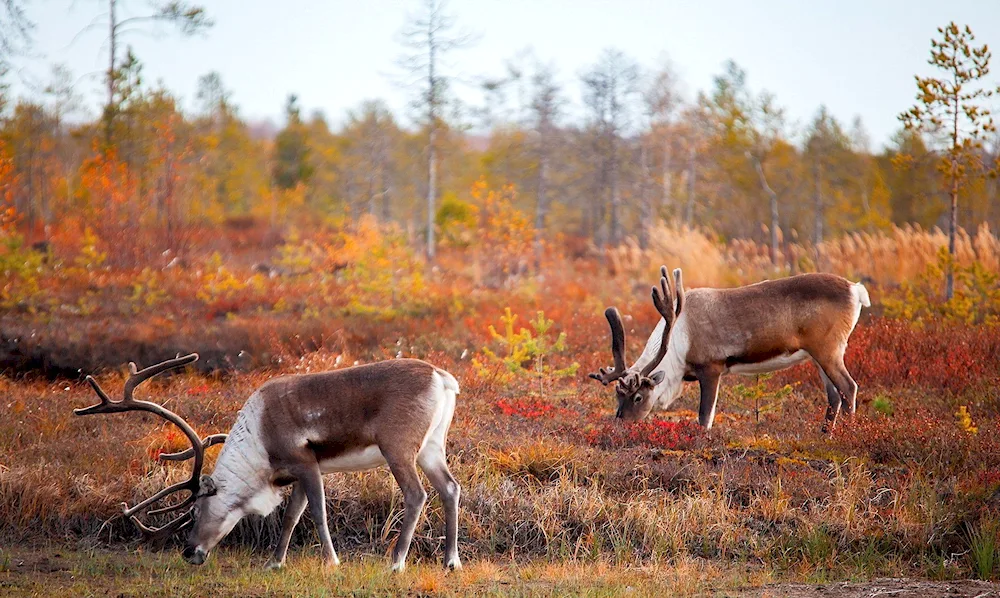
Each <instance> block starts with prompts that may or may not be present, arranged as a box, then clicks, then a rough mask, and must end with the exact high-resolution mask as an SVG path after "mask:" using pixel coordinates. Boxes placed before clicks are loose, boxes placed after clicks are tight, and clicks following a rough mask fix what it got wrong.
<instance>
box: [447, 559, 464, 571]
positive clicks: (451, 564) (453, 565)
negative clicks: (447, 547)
mask: <svg viewBox="0 0 1000 598" xmlns="http://www.w3.org/2000/svg"><path fill="white" fill-rule="evenodd" d="M445 567H446V568H447V569H448V570H449V571H461V570H462V561H460V560H459V558H458V557H455V558H453V559H450V560H449V561H448V563H447V564H446V565H445Z"/></svg>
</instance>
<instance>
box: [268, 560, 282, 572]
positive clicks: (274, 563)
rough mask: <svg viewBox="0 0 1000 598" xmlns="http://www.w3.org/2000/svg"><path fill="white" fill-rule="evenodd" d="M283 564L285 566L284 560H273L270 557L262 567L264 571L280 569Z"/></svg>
mask: <svg viewBox="0 0 1000 598" xmlns="http://www.w3.org/2000/svg"><path fill="white" fill-rule="evenodd" d="M284 566H285V561H275V560H273V559H272V560H269V561H268V562H267V564H266V565H264V569H265V570H266V571H277V570H278V569H281V568H282V567H284Z"/></svg>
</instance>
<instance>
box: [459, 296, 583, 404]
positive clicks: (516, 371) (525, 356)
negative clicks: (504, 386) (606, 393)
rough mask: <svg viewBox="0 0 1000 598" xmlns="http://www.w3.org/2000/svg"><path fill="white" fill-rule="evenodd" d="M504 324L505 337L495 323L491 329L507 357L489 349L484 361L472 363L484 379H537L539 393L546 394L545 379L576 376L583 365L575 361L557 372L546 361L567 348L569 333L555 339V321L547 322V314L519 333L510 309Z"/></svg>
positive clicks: (537, 315)
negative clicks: (553, 330) (552, 333)
mask: <svg viewBox="0 0 1000 598" xmlns="http://www.w3.org/2000/svg"><path fill="white" fill-rule="evenodd" d="M500 322H501V323H502V324H503V333H502V334H501V333H499V332H497V330H496V328H494V327H493V325H492V324H491V325H490V326H489V329H488V330H489V333H490V337H491V338H492V339H493V341H494V343H495V344H496V345H498V346H499V347H500V348H501V350H502V352H504V353H506V354H505V355H498V354H497V353H496V352H494V351H493V350H492V349H490V348H489V347H483V350H482V357H483V359H479V358H475V359H473V360H472V363H473V366H474V367H475V368H476V372H477V373H478V374H479V375H480V376H482V377H486V378H489V377H493V376H494V375H495V376H496V377H497V378H498V379H499V380H500V381H502V382H504V383H509V382H512V381H514V380H515V379H517V378H523V377H527V378H533V379H535V380H536V381H537V383H538V390H539V392H542V391H544V388H545V384H544V383H545V379H547V378H564V377H567V376H574V375H576V371H577V369H578V368H579V364H577V363H575V362H574V363H572V364H571V365H569V366H567V367H564V368H562V369H555V368H553V367H552V366H550V365H548V364H546V363H545V360H546V358H550V357H552V356H553V355H555V354H556V353H559V352H562V351H564V350H565V349H566V333H565V332H562V333H560V334H559V336H557V337H556V338H555V339H553V338H552V335H551V334H550V331H551V329H552V327H553V325H554V322H553V321H552V320H549V319H547V318H546V317H545V313H544V312H542V311H539V312H538V313H537V314H536V316H535V319H533V320H531V321H529V322H528V323H529V324H530V325H531V329H528V328H523V327H522V328H520V329H519V330H516V331H515V329H514V324H515V322H517V315H516V314H514V313H512V312H511V309H510V308H509V307H506V308H504V313H503V315H502V316H500ZM529 368H530V369H529Z"/></svg>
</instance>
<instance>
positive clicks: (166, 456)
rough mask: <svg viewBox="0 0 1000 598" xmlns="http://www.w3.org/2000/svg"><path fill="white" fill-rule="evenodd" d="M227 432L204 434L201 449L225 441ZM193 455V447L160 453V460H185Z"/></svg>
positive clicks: (227, 435)
mask: <svg viewBox="0 0 1000 598" xmlns="http://www.w3.org/2000/svg"><path fill="white" fill-rule="evenodd" d="M228 437H229V434H212V435H211V436H206V437H205V440H203V441H202V443H201V448H202V449H207V448H208V447H210V446H215V445H217V444H222V443H223V442H225V441H226V438H228ZM193 456H194V449H193V448H189V449H185V450H183V451H180V452H178V453H160V456H159V459H160V461H187V460H188V459H190V458H191V457H193Z"/></svg>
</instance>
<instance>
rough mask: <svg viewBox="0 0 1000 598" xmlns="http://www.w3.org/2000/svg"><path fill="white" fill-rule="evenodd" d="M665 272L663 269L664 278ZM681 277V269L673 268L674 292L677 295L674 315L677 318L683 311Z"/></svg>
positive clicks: (682, 283)
mask: <svg viewBox="0 0 1000 598" xmlns="http://www.w3.org/2000/svg"><path fill="white" fill-rule="evenodd" d="M666 270H667V269H666V267H664V268H663V272H664V276H666ZM682 276H683V275H682V274H681V269H680V268H674V292H675V293H676V295H677V302H676V303H677V307H676V310H675V312H674V313H676V314H677V315H678V316H679V315H681V310H682V309H684V280H683V278H682Z"/></svg>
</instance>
